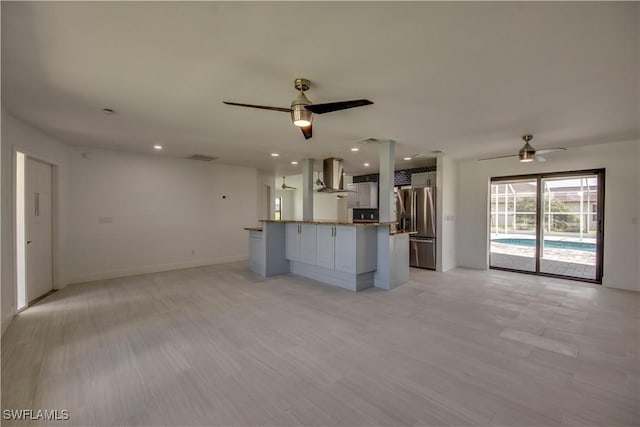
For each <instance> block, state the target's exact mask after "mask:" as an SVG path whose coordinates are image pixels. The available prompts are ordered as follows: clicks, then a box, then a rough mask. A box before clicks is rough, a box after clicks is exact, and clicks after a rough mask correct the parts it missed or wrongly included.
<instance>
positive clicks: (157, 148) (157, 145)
mask: <svg viewBox="0 0 640 427" xmlns="http://www.w3.org/2000/svg"><path fill="white" fill-rule="evenodd" d="M153 148H154V149H155V150H162V145H160V144H156V145H154V146H153Z"/></svg>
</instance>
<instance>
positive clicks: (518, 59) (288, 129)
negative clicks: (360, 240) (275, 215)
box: [1, 1, 640, 174]
mask: <svg viewBox="0 0 640 427" xmlns="http://www.w3.org/2000/svg"><path fill="white" fill-rule="evenodd" d="M1 7H2V103H3V106H4V108H6V109H7V110H8V111H10V112H11V113H12V114H14V115H16V116H17V117H20V118H22V119H23V120H25V121H27V122H29V123H31V124H32V125H34V126H36V127H39V128H41V129H43V130H44V131H46V132H47V133H49V134H51V135H53V136H55V137H57V138H59V139H61V140H62V141H65V142H67V143H70V144H77V145H88V146H97V147H106V148H113V149H118V150H126V151H132V152H151V151H153V150H152V148H151V146H152V145H153V144H154V143H160V144H162V145H164V147H165V149H164V150H163V152H162V153H161V154H159V155H163V156H180V157H182V156H186V155H190V154H193V153H202V154H208V155H214V156H220V160H219V161H220V162H224V163H230V164H239V165H247V166H252V167H259V168H261V169H265V170H275V171H276V172H277V173H278V174H289V173H296V172H298V169H296V167H294V166H291V165H290V164H289V162H290V161H291V160H300V159H303V158H310V157H311V158H316V159H322V158H325V157H329V156H339V157H343V158H344V159H345V170H346V171H347V173H350V174H357V173H362V172H364V171H366V170H367V169H365V168H363V167H362V163H363V162H364V161H369V162H371V164H372V167H371V168H369V169H375V168H376V165H377V159H376V157H377V155H376V147H375V145H368V146H361V151H360V152H359V153H352V152H351V151H350V150H349V149H350V148H351V147H353V146H354V145H355V143H356V141H358V140H360V139H363V138H366V137H370V136H371V137H376V138H392V139H394V140H396V141H397V142H398V144H397V148H396V153H397V157H398V166H406V165H416V164H417V163H419V162H413V161H412V162H404V161H403V160H401V158H402V157H404V156H408V155H412V154H416V153H422V154H425V155H426V156H427V157H429V156H431V154H430V153H431V151H432V150H436V149H441V150H444V151H445V152H446V153H447V154H448V155H451V156H454V157H458V158H479V157H488V156H494V155H495V156H497V155H505V154H511V153H515V152H517V150H518V149H519V148H520V146H521V145H522V142H521V140H520V137H521V135H523V134H525V133H533V134H534V135H535V138H534V140H533V145H534V147H536V148H538V149H542V148H547V147H555V146H565V147H569V148H570V147H572V146H577V145H585V144H592V143H601V142H613V141H619V140H624V139H630V138H638V135H639V123H638V122H639V120H638V118H639V116H640V108H639V103H640V89H639V81H638V76H639V74H640V70H639V63H640V58H639V52H640V49H639V30H638V29H639V16H640V14H639V8H640V4H639V3H638V2H627V3H611V2H605V3H577V2H567V3H553V2H552V3H542V2H532V3H524V2H513V3H511V2H509V3H502V2H498V3H484V2H471V3H466V2H465V3H457V2H443V3H402V4H395V3H382V2H372V3H363V2H356V3H338V2H314V3H293V2H284V3H267V2H259V3H207V2H189V3H181V2H159V3H155V2H154V3H148V2H135V3H133V2H131V3H127V2H78V3H76V2H69V3H62V2H60V3H58V2H37V3H32V2H16V3H13V2H5V1H3V2H2V5H1ZM296 77H306V78H308V79H310V80H311V82H312V87H311V89H310V90H309V91H308V92H307V95H308V97H309V98H310V99H311V100H312V101H313V102H316V103H319V102H328V101H336V100H345V99H355V98H368V99H371V100H372V101H373V102H374V103H375V104H374V105H371V106H366V107H361V108H355V109H352V110H345V111H341V112H334V113H329V114H324V115H321V116H318V115H316V116H315V118H314V130H313V132H314V136H313V138H312V139H310V140H308V141H305V139H304V138H303V136H302V134H301V132H300V131H299V129H297V128H294V127H293V125H292V124H291V121H290V119H289V116H288V115H287V114H285V113H280V112H272V111H262V110H254V109H245V108H239V107H231V106H225V105H223V104H222V101H223V100H231V101H236V102H245V103H254V104H266V105H275V106H282V107H288V106H289V104H290V103H291V100H292V99H293V98H294V97H295V96H296V91H295V89H294V88H293V80H294V78H296ZM104 107H110V108H113V109H115V110H116V111H117V114H115V115H112V116H106V115H104V114H103V113H102V108H104ZM272 152H278V153H280V154H281V156H280V157H279V158H277V159H275V158H272V157H271V156H270V153H272ZM568 153H570V151H569V152H565V153H556V154H553V155H554V156H562V155H568ZM318 164H319V162H318Z"/></svg>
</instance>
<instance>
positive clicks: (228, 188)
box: [65, 147, 258, 283]
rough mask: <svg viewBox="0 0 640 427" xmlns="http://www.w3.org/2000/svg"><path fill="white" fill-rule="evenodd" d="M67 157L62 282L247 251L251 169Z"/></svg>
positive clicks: (94, 155)
mask: <svg viewBox="0 0 640 427" xmlns="http://www.w3.org/2000/svg"><path fill="white" fill-rule="evenodd" d="M69 163H70V172H69V178H70V186H69V187H70V191H69V194H70V200H69V215H68V216H67V217H66V218H65V221H66V222H67V227H68V229H69V230H70V234H69V242H68V248H67V255H68V258H69V260H70V262H69V264H70V265H69V270H68V278H67V280H68V282H71V283H73V282H81V281H87V280H93V279H102V278H109V277H119V276H126V275H130V274H139V273H145V272H152V271H162V270H169V269H174V268H183V267H190V266H196V265H206V264H216V263H221V262H228V261H234V260H240V259H246V258H247V257H248V244H247V232H246V231H244V230H243V227H246V226H247V225H253V224H255V223H256V222H257V219H258V218H257V215H258V208H257V204H258V185H256V182H257V181H258V173H257V170H256V169H252V168H243V167H237V166H228V165H223V164H218V163H206V162H198V161H193V160H186V159H173V158H166V157H161V156H159V155H158V156H154V155H136V154H130V153H123V152H117V151H108V150H97V149H88V148H78V147H72V148H70V155H69ZM110 221H113V222H110Z"/></svg>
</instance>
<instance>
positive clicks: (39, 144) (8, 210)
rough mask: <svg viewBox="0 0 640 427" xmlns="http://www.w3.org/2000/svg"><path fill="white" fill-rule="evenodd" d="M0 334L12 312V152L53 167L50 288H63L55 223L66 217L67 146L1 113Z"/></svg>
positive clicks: (62, 230)
mask: <svg viewBox="0 0 640 427" xmlns="http://www.w3.org/2000/svg"><path fill="white" fill-rule="evenodd" d="M1 150H2V292H1V295H2V332H3V333H4V331H5V329H6V328H7V326H8V325H9V322H10V321H11V319H12V318H13V315H14V313H15V309H16V306H15V304H16V295H15V278H14V264H15V261H14V246H15V242H14V240H15V238H14V233H13V224H14V213H15V209H14V192H15V191H14V187H15V185H14V176H13V174H14V163H15V160H14V157H15V155H14V153H15V150H19V151H22V152H24V153H26V154H27V155H29V156H31V157H34V158H37V159H39V160H43V161H45V162H48V163H51V164H53V165H56V166H57V168H56V169H57V181H58V194H57V199H58V202H59V203H58V206H59V207H58V212H57V215H55V216H54V222H57V225H58V227H57V229H58V233H57V235H56V236H54V253H55V259H54V262H55V265H54V278H53V279H54V287H55V288H59V287H61V286H63V285H64V276H65V263H64V257H65V253H64V250H63V248H64V244H65V242H66V241H67V234H68V233H67V228H66V226H65V225H64V224H62V223H61V222H60V221H59V218H63V217H65V216H66V215H67V210H66V207H67V196H68V192H67V189H66V187H67V185H66V184H67V182H68V178H67V172H68V168H67V146H66V145H64V144H62V143H60V142H59V141H56V140H55V139H53V138H51V137H49V136H47V135H45V134H43V133H42V132H40V131H38V130H37V129H35V128H33V127H31V126H29V125H27V124H26V123H23V122H22V121H20V120H18V119H16V118H14V117H13V116H11V115H10V114H8V113H7V112H6V111H4V110H2V146H1Z"/></svg>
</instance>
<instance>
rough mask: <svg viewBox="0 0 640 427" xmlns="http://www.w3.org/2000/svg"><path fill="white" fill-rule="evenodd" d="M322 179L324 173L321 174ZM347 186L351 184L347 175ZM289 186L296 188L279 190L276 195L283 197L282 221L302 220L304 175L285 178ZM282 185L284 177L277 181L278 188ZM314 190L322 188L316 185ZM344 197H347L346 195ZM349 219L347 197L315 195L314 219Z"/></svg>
mask: <svg viewBox="0 0 640 427" xmlns="http://www.w3.org/2000/svg"><path fill="white" fill-rule="evenodd" d="M319 177H320V179H322V172H320V173H319ZM344 178H345V181H344V182H345V186H346V185H347V183H351V177H349V176H346V175H345V177H344ZM285 181H286V183H287V185H289V186H291V187H296V189H295V190H277V192H276V195H277V196H279V197H282V206H283V211H282V219H292V220H301V219H302V174H300V175H290V176H287V177H286V178H285ZM281 185H282V177H279V178H277V179H276V187H277V188H280V186H281ZM313 188H314V189H317V188H320V187H317V186H315V185H314V187H313ZM343 195H345V196H346V193H344V194H343ZM347 218H348V212H347V200H346V197H345V198H343V199H338V197H337V194H332V193H313V219H314V220H336V219H344V220H346V219H347Z"/></svg>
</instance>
